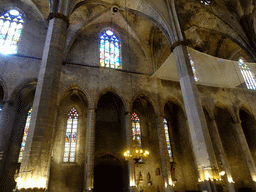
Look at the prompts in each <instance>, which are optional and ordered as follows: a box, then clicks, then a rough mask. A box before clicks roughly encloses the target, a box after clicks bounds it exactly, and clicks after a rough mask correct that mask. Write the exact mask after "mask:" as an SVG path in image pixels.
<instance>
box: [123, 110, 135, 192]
mask: <svg viewBox="0 0 256 192" xmlns="http://www.w3.org/2000/svg"><path fill="white" fill-rule="evenodd" d="M131 127H132V125H131V113H130V112H127V113H126V115H125V131H126V146H127V150H131ZM128 174H129V176H128V178H129V191H130V192H135V187H136V179H135V177H136V175H135V167H134V161H133V160H132V159H128Z"/></svg>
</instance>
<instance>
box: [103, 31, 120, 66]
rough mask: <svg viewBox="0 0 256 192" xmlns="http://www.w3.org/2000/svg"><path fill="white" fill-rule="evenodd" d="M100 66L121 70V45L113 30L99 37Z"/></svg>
mask: <svg viewBox="0 0 256 192" xmlns="http://www.w3.org/2000/svg"><path fill="white" fill-rule="evenodd" d="M100 66H101V67H107V68H113V69H121V68H122V66H121V43H120V41H119V39H118V38H117V36H116V34H115V33H114V31H113V30H111V29H107V30H105V31H104V32H103V33H101V35H100Z"/></svg>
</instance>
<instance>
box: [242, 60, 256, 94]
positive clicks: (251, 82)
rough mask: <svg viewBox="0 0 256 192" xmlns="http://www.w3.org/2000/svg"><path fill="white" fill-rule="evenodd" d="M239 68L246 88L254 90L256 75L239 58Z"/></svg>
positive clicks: (255, 88) (255, 87)
mask: <svg viewBox="0 0 256 192" xmlns="http://www.w3.org/2000/svg"><path fill="white" fill-rule="evenodd" d="M239 68H240V71H241V73H242V75H243V78H244V81H245V83H246V86H247V88H248V89H253V90H256V77H255V74H253V73H252V72H251V70H250V68H249V67H248V66H247V65H246V64H245V63H244V59H243V58H240V59H239Z"/></svg>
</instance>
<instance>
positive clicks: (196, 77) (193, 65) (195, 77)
mask: <svg viewBox="0 0 256 192" xmlns="http://www.w3.org/2000/svg"><path fill="white" fill-rule="evenodd" d="M188 56H189V60H190V65H191V67H192V71H193V74H194V79H195V81H199V78H198V75H197V73H196V68H195V63H194V61H193V58H192V57H191V55H190V54H188Z"/></svg>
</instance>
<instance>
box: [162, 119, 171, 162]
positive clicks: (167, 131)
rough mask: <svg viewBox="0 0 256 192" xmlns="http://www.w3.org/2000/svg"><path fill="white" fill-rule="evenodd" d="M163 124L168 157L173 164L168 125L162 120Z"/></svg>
mask: <svg viewBox="0 0 256 192" xmlns="http://www.w3.org/2000/svg"><path fill="white" fill-rule="evenodd" d="M163 123H164V133H165V139H166V144H167V150H168V155H169V157H170V162H173V157H172V149H171V142H170V136H169V130H168V124H167V120H166V119H165V118H164V120H163Z"/></svg>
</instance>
